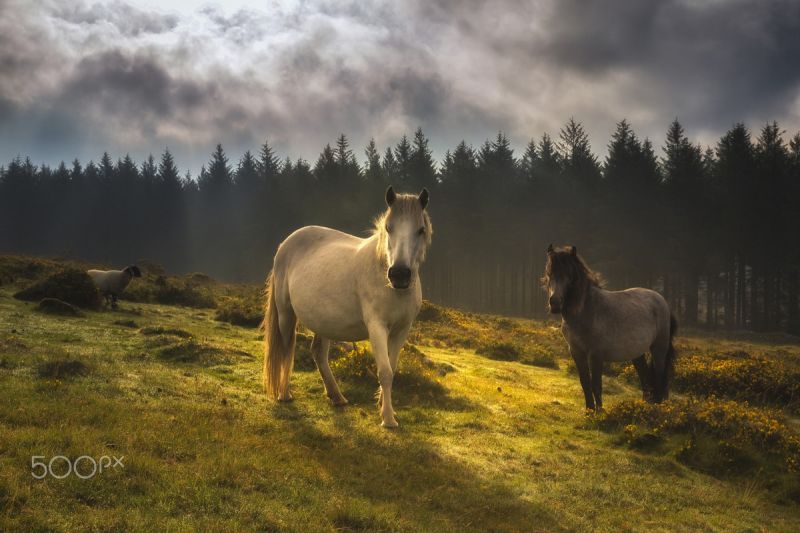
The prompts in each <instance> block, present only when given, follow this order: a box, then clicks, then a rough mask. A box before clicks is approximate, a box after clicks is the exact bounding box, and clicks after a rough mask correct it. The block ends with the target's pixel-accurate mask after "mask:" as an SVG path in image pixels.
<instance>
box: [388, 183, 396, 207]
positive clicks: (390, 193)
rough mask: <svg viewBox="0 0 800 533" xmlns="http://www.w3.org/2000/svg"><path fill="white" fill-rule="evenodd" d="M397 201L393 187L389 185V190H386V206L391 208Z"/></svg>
mask: <svg viewBox="0 0 800 533" xmlns="http://www.w3.org/2000/svg"><path fill="white" fill-rule="evenodd" d="M396 199H397V195H396V194H395V193H394V187H392V186H391V185H389V188H388V189H386V205H388V206H389V207H392V204H393V203H394V201H395V200H396Z"/></svg>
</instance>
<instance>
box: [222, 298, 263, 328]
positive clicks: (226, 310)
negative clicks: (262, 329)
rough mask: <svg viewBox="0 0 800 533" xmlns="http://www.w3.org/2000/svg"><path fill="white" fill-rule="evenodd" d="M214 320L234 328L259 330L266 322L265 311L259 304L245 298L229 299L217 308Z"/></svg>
mask: <svg viewBox="0 0 800 533" xmlns="http://www.w3.org/2000/svg"><path fill="white" fill-rule="evenodd" d="M214 318H215V319H216V320H219V321H220V322H228V323H230V324H233V325H234V326H243V327H246V328H257V327H259V326H260V325H261V322H262V321H263V320H264V310H263V309H262V308H261V306H260V305H258V303H257V302H251V301H247V300H245V299H243V298H227V299H225V300H224V301H223V302H222V303H221V304H220V305H219V307H217V312H216V315H215V317H214Z"/></svg>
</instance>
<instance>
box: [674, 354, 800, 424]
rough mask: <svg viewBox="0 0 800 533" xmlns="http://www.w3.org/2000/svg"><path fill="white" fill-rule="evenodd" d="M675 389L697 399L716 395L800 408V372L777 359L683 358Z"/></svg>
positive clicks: (676, 375)
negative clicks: (698, 396) (701, 396)
mask: <svg viewBox="0 0 800 533" xmlns="http://www.w3.org/2000/svg"><path fill="white" fill-rule="evenodd" d="M675 388H676V390H679V391H684V392H690V393H692V394H697V395H703V396H707V395H716V396H725V397H728V398H737V399H742V400H747V401H750V402H759V403H769V404H777V405H791V406H792V408H793V409H794V410H795V411H797V409H798V407H799V405H798V404H800V369H798V368H797V367H793V366H790V365H789V364H787V363H786V362H784V361H781V360H779V359H766V358H749V357H748V358H741V359H740V358H732V359H709V358H708V357H702V356H692V357H687V358H683V359H681V360H680V361H679V365H678V367H677V369H676V374H675Z"/></svg>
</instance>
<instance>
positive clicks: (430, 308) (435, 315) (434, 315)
mask: <svg viewBox="0 0 800 533" xmlns="http://www.w3.org/2000/svg"><path fill="white" fill-rule="evenodd" d="M442 318H444V311H443V310H442V308H441V307H439V306H438V305H434V304H432V303H431V302H429V301H428V300H422V307H421V308H420V310H419V314H417V320H421V321H422V322H440V321H441V320H442Z"/></svg>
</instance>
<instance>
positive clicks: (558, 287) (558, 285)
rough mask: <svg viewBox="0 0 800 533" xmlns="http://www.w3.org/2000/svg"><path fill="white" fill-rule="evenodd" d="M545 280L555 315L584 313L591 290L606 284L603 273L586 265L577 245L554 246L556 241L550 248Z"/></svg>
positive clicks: (548, 301) (548, 303)
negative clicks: (601, 276)
mask: <svg viewBox="0 0 800 533" xmlns="http://www.w3.org/2000/svg"><path fill="white" fill-rule="evenodd" d="M541 282H542V287H543V288H544V290H546V291H547V305H548V307H549V310H550V312H551V313H553V314H558V313H567V312H575V313H578V312H580V311H581V309H583V304H584V303H585V302H586V295H587V294H588V292H589V289H590V288H591V287H593V286H594V287H600V286H601V285H602V280H601V278H600V275H599V274H597V273H595V272H592V270H591V269H589V267H588V266H586V263H584V262H583V259H581V257H580V256H579V255H578V249H577V248H576V247H575V246H565V247H563V248H558V249H554V248H553V245H552V244H551V245H550V246H548V247H547V264H545V267H544V276H542V279H541Z"/></svg>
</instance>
